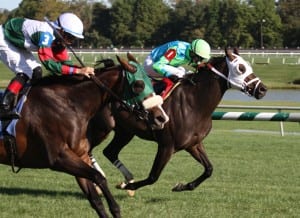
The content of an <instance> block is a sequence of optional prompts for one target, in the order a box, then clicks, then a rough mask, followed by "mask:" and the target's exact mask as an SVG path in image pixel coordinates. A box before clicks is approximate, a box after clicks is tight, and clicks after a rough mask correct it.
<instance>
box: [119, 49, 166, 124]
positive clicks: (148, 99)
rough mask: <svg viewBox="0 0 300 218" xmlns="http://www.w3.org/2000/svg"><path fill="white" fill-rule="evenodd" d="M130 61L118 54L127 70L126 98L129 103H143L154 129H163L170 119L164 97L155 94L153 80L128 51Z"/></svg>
mask: <svg viewBox="0 0 300 218" xmlns="http://www.w3.org/2000/svg"><path fill="white" fill-rule="evenodd" d="M127 58H128V60H129V61H125V60H123V59H121V58H120V57H119V56H117V59H118V61H119V62H120V64H121V66H122V67H123V68H124V70H125V71H126V77H127V80H128V87H127V89H126V90H125V93H124V99H125V101H127V102H128V103H129V104H132V105H136V104H141V105H142V106H143V108H144V109H145V110H147V111H148V112H149V116H148V117H147V118H148V119H149V120H148V121H149V122H150V126H151V128H152V129H162V128H163V127H164V125H165V123H167V122H168V121H169V117H168V115H167V114H166V113H165V111H164V110H163V108H162V104H163V99H162V97H161V96H160V95H155V92H154V90H153V87H152V83H151V80H150V79H149V77H148V76H147V74H146V71H145V70H144V68H143V67H142V66H141V65H140V64H139V63H138V61H137V60H136V59H135V58H134V57H133V56H132V55H131V54H130V53H127Z"/></svg>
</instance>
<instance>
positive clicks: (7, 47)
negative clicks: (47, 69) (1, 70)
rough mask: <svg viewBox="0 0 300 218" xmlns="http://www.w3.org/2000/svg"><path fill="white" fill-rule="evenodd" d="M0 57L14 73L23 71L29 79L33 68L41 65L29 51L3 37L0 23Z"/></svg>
mask: <svg viewBox="0 0 300 218" xmlns="http://www.w3.org/2000/svg"><path fill="white" fill-rule="evenodd" d="M0 59H1V61H2V62H3V63H4V64H5V65H6V66H7V67H8V68H9V69H10V70H11V71H13V72H14V73H15V74H17V73H24V74H26V75H27V76H28V77H29V78H30V79H31V78H32V71H33V69H34V68H36V67H38V66H41V64H40V63H39V62H38V61H37V60H36V58H35V57H34V55H33V54H32V52H31V51H28V50H25V49H21V48H18V47H16V46H14V45H13V44H12V43H10V42H9V41H7V40H6V39H5V38H4V34H3V28H2V25H0Z"/></svg>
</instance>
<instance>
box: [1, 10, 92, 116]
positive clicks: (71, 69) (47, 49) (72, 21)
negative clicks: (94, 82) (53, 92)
mask: <svg viewBox="0 0 300 218" xmlns="http://www.w3.org/2000/svg"><path fill="white" fill-rule="evenodd" d="M51 24H52V25H50V23H47V22H42V21H37V20H31V19H26V18H12V19H10V20H8V21H7V22H6V23H4V24H3V25H0V59H1V61H2V62H3V63H4V64H5V65H6V66H7V67H8V68H9V69H10V70H11V71H13V72H14V73H15V74H16V76H15V77H14V78H13V79H12V80H11V81H10V83H9V84H8V87H7V88H6V90H5V92H4V95H3V98H2V100H1V102H0V119H1V120H2V119H18V118H19V117H20V116H19V114H18V113H16V112H13V108H14V106H15V102H16V98H17V95H18V94H19V92H20V91H21V90H22V88H23V87H24V85H25V83H26V82H27V81H28V80H31V79H32V80H34V79H39V78H41V77H42V67H41V64H40V63H39V62H38V61H37V60H36V58H35V57H34V55H33V53H32V52H33V51H36V52H37V55H38V57H39V60H40V62H41V63H42V64H43V66H44V67H45V68H46V69H47V70H49V71H50V72H51V73H54V74H59V75H61V74H63V75H72V74H82V75H85V76H87V77H89V75H90V74H94V68H92V67H78V66H75V65H73V63H72V62H71V61H70V60H69V56H68V52H67V49H66V47H67V46H69V45H71V44H72V43H73V42H74V41H75V40H76V39H77V38H79V39H83V38H84V37H83V24H82V21H81V20H80V19H79V18H78V17H77V16H76V15H75V14H73V13H63V14H61V15H60V16H59V17H58V18H57V20H56V21H55V22H52V23H51Z"/></svg>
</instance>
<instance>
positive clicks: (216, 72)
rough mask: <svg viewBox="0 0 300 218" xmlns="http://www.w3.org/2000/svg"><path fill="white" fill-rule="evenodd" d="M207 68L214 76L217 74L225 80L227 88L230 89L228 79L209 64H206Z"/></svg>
mask: <svg viewBox="0 0 300 218" xmlns="http://www.w3.org/2000/svg"><path fill="white" fill-rule="evenodd" d="M207 67H208V69H209V70H211V71H212V72H214V73H215V74H217V75H218V76H220V77H222V78H223V79H225V80H226V81H227V87H228V88H231V85H230V81H229V80H228V78H227V77H226V76H225V75H224V74H223V73H221V72H220V71H218V70H217V69H216V68H215V67H214V66H213V65H211V64H210V63H208V64H207Z"/></svg>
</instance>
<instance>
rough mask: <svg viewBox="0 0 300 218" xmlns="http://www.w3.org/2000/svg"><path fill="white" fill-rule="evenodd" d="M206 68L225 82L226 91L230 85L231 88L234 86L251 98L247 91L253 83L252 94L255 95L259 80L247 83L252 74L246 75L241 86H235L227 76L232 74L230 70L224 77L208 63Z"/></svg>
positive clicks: (256, 78) (255, 79)
mask: <svg viewBox="0 0 300 218" xmlns="http://www.w3.org/2000/svg"><path fill="white" fill-rule="evenodd" d="M226 62H228V60H227V61H226ZM227 65H228V63H227ZM207 67H208V69H209V70H211V71H212V72H214V73H215V74H216V75H218V76H220V77H222V78H223V79H224V80H226V81H227V88H228V89H229V88H231V87H232V85H233V86H235V87H238V88H240V90H241V91H243V92H244V93H245V94H247V95H249V96H251V94H250V93H249V91H248V87H249V85H250V84H252V83H254V82H257V83H256V84H255V88H254V90H253V93H255V92H256V90H257V88H258V86H259V84H260V83H261V80H260V79H259V78H258V77H255V78H253V79H250V80H249V81H247V79H248V78H249V76H250V75H251V74H253V73H250V74H248V75H247V76H246V77H245V78H244V79H243V82H242V84H237V83H235V82H233V81H232V80H230V78H229V75H230V74H232V73H230V69H228V70H229V73H228V76H225V75H224V74H223V73H221V72H220V71H219V70H217V69H216V68H215V67H214V66H213V65H212V64H210V63H208V64H207Z"/></svg>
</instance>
